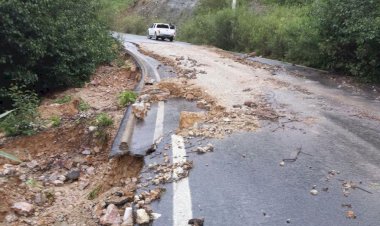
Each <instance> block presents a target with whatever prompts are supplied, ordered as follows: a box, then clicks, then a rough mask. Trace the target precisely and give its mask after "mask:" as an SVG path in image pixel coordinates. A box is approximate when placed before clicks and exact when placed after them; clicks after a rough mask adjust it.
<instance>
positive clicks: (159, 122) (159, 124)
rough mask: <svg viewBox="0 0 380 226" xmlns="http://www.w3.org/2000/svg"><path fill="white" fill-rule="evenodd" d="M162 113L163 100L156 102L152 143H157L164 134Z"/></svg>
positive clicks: (163, 111) (163, 108)
mask: <svg viewBox="0 0 380 226" xmlns="http://www.w3.org/2000/svg"><path fill="white" fill-rule="evenodd" d="M164 114H165V102H163V101H160V102H158V109H157V118H156V127H155V129H154V135H153V143H159V140H160V139H162V137H163V136H164Z"/></svg>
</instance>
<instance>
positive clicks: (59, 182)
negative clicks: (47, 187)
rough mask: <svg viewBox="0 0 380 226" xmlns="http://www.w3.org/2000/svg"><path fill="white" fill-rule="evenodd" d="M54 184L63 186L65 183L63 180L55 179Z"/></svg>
mask: <svg viewBox="0 0 380 226" xmlns="http://www.w3.org/2000/svg"><path fill="white" fill-rule="evenodd" d="M52 184H54V185H55V186H62V185H63V184H64V182H63V181H61V180H54V181H53V182H52Z"/></svg>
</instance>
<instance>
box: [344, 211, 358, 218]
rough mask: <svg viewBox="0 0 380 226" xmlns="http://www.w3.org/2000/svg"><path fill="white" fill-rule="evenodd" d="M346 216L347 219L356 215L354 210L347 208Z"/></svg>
mask: <svg viewBox="0 0 380 226" xmlns="http://www.w3.org/2000/svg"><path fill="white" fill-rule="evenodd" d="M346 217H347V218H349V219H356V215H355V213H354V211H352V210H349V211H347V212H346Z"/></svg>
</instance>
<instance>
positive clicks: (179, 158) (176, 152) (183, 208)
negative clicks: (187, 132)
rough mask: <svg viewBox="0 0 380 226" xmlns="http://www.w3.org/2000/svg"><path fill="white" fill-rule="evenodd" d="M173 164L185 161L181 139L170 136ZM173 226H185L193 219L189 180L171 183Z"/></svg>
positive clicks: (183, 144) (183, 145)
mask: <svg viewBox="0 0 380 226" xmlns="http://www.w3.org/2000/svg"><path fill="white" fill-rule="evenodd" d="M172 147H173V156H172V159H173V163H179V162H185V161H186V150H185V143H184V141H183V137H181V136H177V135H172ZM173 193H174V194H173V226H186V225H188V221H189V220H190V219H192V218H193V211H192V203H191V194H190V186H189V179H188V178H187V177H186V178H183V179H182V180H180V181H178V182H174V183H173Z"/></svg>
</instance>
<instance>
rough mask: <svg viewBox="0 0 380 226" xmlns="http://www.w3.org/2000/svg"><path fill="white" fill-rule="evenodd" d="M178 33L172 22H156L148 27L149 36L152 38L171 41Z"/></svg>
mask: <svg viewBox="0 0 380 226" xmlns="http://www.w3.org/2000/svg"><path fill="white" fill-rule="evenodd" d="M175 35H176V28H175V26H174V25H171V24H163V23H154V24H153V25H152V26H150V27H149V29H148V38H149V39H151V38H153V39H156V40H158V39H162V40H165V39H166V38H167V39H169V40H170V41H171V42H172V41H173V40H174V38H175Z"/></svg>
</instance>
